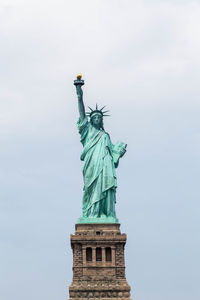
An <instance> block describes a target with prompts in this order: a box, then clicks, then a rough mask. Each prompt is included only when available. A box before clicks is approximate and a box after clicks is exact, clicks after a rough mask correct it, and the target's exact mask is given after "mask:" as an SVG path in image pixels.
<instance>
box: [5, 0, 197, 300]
mask: <svg viewBox="0 0 200 300" xmlns="http://www.w3.org/2000/svg"><path fill="white" fill-rule="evenodd" d="M0 3H1V5H0V60H1V67H0V81H1V84H0V95H1V98H0V99H1V100H0V166H1V167H0V258H1V259H0V260H1V263H0V265H1V266H0V282H1V288H0V299H2V300H13V299H15V300H27V299H29V300H35V299H37V300H44V299H45V300H46V299H47V300H55V299H59V300H61V299H63V300H67V299H68V286H69V284H70V283H71V280H72V252H71V249H70V233H73V232H74V225H75V223H76V221H77V219H78V218H79V217H80V215H81V205H82V204H81V202H82V187H83V181H82V173H81V169H82V166H83V165H82V162H81V161H80V153H81V150H82V148H81V144H80V141H79V138H80V137H79V135H78V133H77V129H76V121H77V118H78V110H77V99H76V94H75V88H74V86H73V80H74V79H75V76H76V74H77V73H79V72H81V73H82V74H83V78H84V79H85V86H84V101H85V103H86V105H89V106H91V107H93V106H94V105H95V104H96V102H97V103H99V104H100V105H102V106H103V105H106V106H107V108H108V109H109V110H110V113H111V117H107V118H106V119H105V120H104V127H105V130H106V131H107V132H109V134H110V136H111V139H112V142H113V143H116V142H117V141H118V140H120V141H123V142H125V143H127V144H128V147H127V153H126V155H125V156H124V157H123V159H121V161H120V165H119V168H118V170H117V175H118V192H117V205H116V211H117V217H118V218H119V220H120V223H121V230H122V232H126V233H127V235H128V242H127V246H126V250H125V251H126V252H125V255H126V267H127V268H126V273H127V280H128V283H129V284H130V285H131V288H132V298H133V299H135V300H199V299H200V292H199V269H200V262H199V252H200V241H199V225H200V224H199V210H200V203H199V199H200V189H199V181H200V120H199V119H200V117H199V116H200V101H199V96H200V87H199V86H200V84H199V77H200V34H199V29H200V1H193V0H171V1H170V0H169V1H160V0H146V1H145V0H143V1H142V0H101V1H100V0H99V1H97V0H90V1H89V0H84V1H83V0H82V1H79V0H76V1H67V0H65V1H64V0H56V1H55V0H54V1H51V0H48V1H47V0H40V1H39V0H34V1H33V0H29V1H25V0H1V1H0Z"/></svg>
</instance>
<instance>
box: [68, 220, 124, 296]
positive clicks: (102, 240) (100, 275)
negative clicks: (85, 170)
mask: <svg viewBox="0 0 200 300" xmlns="http://www.w3.org/2000/svg"><path fill="white" fill-rule="evenodd" d="M125 244H126V234H121V232H120V225H119V224H76V230H75V234H74V235H71V247H72V250H73V281H72V284H71V285H70V287H69V295H70V300H78V299H80V298H81V299H85V300H86V299H88V298H90V299H91V300H92V299H94V298H101V299H103V300H107V299H109V300H112V299H113V300H114V299H118V298H119V299H121V300H122V299H124V300H125V299H126V300H129V299H130V286H129V285H128V283H127V281H126V277H125V262H124V246H125ZM97 248H98V249H97Z"/></svg>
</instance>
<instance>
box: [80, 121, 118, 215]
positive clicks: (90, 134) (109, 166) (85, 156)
mask: <svg viewBox="0 0 200 300" xmlns="http://www.w3.org/2000/svg"><path fill="white" fill-rule="evenodd" d="M77 127H78V130H79V133H80V135H81V143H82V145H83V151H82V153H81V160H82V161H84V167H83V180H84V189H83V217H85V218H88V217H105V216H106V217H114V218H115V217H116V216H115V202H116V187H117V179H116V173H115V167H117V165H118V161H117V160H116V159H114V158H115V156H116V151H114V149H113V147H114V146H113V144H112V143H111V140H110V137H109V134H108V133H106V132H105V131H104V130H98V129H96V128H95V127H94V126H92V124H91V123H90V122H88V120H87V117H85V118H84V120H81V119H80V118H79V120H78V123H77ZM119 157H120V156H119V153H118V158H119Z"/></svg>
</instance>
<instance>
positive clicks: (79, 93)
mask: <svg viewBox="0 0 200 300" xmlns="http://www.w3.org/2000/svg"><path fill="white" fill-rule="evenodd" d="M81 78H82V75H81V74H78V75H77V79H76V80H74V85H75V86H76V93H77V96H78V110H79V114H80V118H81V120H83V119H84V118H85V106H84V103H83V90H82V85H84V80H82V79H81Z"/></svg>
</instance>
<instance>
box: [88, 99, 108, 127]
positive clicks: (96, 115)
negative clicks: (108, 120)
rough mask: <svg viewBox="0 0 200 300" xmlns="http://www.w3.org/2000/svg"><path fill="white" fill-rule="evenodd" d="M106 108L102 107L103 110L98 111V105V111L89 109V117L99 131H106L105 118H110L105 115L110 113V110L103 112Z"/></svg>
mask: <svg viewBox="0 0 200 300" xmlns="http://www.w3.org/2000/svg"><path fill="white" fill-rule="evenodd" d="M104 107H105V106H104ZM104 107H102V108H101V109H98V106H97V104H96V109H94V110H93V109H92V108H90V107H89V109H90V110H91V111H90V112H88V113H87V115H88V116H89V117H90V122H91V124H92V125H93V126H94V127H96V128H98V129H104V128H103V117H104V116H108V115H106V114H105V113H106V112H108V110H107V111H103V109H104Z"/></svg>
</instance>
